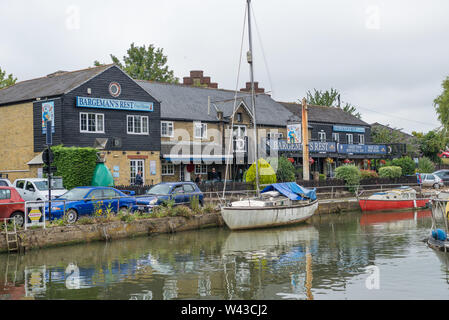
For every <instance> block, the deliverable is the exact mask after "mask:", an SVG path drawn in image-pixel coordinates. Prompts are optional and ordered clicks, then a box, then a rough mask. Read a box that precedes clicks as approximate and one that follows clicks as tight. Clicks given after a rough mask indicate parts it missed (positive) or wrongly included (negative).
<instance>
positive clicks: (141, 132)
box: [126, 115, 150, 135]
mask: <svg viewBox="0 0 449 320" xmlns="http://www.w3.org/2000/svg"><path fill="white" fill-rule="evenodd" d="M136 117H140V132H134V131H135V128H134V127H135V126H134V123H135V120H136V119H135V118H136ZM130 118H133V127H132V130H130V127H129V119H130ZM144 119H146V122H147V130H146V132H144V131H143V120H144ZM126 133H127V134H136V135H149V133H150V119H149V118H148V116H139V115H127V116H126Z"/></svg>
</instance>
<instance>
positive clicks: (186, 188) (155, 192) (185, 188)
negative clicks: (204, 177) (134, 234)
mask: <svg viewBox="0 0 449 320" xmlns="http://www.w3.org/2000/svg"><path fill="white" fill-rule="evenodd" d="M193 197H198V200H199V204H200V205H201V206H203V201H204V196H203V193H202V192H201V190H200V189H199V188H198V186H197V185H196V184H195V183H193V182H162V183H159V184H157V185H155V186H153V187H152V188H151V189H149V190H148V191H147V192H146V193H145V196H143V197H137V198H136V200H137V208H138V210H139V211H142V212H149V211H151V210H152V208H153V207H156V206H159V205H161V204H162V203H163V202H164V201H167V200H174V202H175V205H190V203H191V201H192V199H193Z"/></svg>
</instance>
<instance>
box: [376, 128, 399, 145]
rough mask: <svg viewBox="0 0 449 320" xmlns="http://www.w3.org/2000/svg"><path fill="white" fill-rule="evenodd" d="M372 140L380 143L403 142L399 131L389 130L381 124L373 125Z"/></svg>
mask: <svg viewBox="0 0 449 320" xmlns="http://www.w3.org/2000/svg"><path fill="white" fill-rule="evenodd" d="M371 140H372V141H373V143H378V144H388V143H403V141H402V139H401V134H400V133H399V131H397V130H388V129H387V128H385V127H381V126H372V127H371Z"/></svg>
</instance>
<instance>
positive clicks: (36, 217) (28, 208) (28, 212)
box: [24, 201, 45, 230]
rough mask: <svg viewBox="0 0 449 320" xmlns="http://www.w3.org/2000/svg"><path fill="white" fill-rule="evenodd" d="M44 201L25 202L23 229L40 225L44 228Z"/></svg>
mask: <svg viewBox="0 0 449 320" xmlns="http://www.w3.org/2000/svg"><path fill="white" fill-rule="evenodd" d="M44 213H45V202H43V201H28V202H25V224H24V226H25V230H27V227H31V226H41V227H43V228H44V229H45V214H44Z"/></svg>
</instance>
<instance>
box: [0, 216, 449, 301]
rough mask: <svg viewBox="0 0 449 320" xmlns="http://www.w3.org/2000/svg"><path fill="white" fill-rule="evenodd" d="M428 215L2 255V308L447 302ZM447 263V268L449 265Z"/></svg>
mask: <svg viewBox="0 0 449 320" xmlns="http://www.w3.org/2000/svg"><path fill="white" fill-rule="evenodd" d="M430 214H431V213H430V211H419V212H413V211H411V212H401V213H369V214H361V213H348V214H342V215H332V216H331V215H329V216H322V217H314V218H313V219H312V221H310V222H309V223H307V224H303V225H297V226H294V227H286V228H275V229H266V230H253V231H240V232H235V231H234V232H231V231H229V230H227V229H225V228H214V229H205V230H200V231H192V232H182V233H178V234H171V235H158V236H152V237H142V238H136V239H130V240H123V241H114V242H110V243H103V242H98V243H91V244H85V245H76V246H68V247H59V248H51V249H44V250H38V251H30V252H27V253H26V254H25V255H17V254H12V255H7V254H2V255H0V299H2V300H10V299H83V300H95V299H99V300H110V299H124V300H128V299H137V300H141V299H152V300H168V299H192V300H196V299H216V300H223V299H226V300H228V299H245V300H252V299H262V300H265V299H269V300H272V299H276V300H282V299H316V300H318V299H448V298H449V271H448V270H449V269H448V266H449V254H448V256H445V255H444V254H441V253H437V252H436V251H434V250H432V249H430V248H428V247H427V246H426V244H425V243H424V242H423V241H422V240H423V239H424V238H425V237H426V236H427V235H428V233H429V230H430V227H431V218H430ZM446 260H447V261H446Z"/></svg>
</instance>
